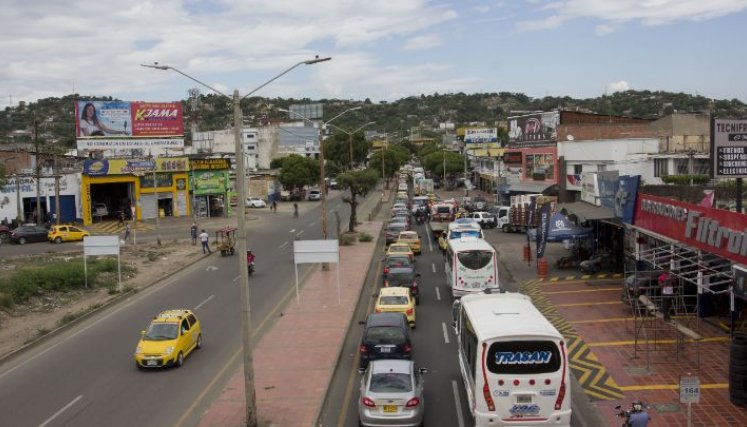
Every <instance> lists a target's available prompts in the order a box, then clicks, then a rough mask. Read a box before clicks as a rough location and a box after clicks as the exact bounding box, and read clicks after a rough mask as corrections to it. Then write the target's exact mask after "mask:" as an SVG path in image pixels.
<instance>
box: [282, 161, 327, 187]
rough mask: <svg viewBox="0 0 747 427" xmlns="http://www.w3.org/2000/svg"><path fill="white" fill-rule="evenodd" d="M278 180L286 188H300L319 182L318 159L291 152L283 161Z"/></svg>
mask: <svg viewBox="0 0 747 427" xmlns="http://www.w3.org/2000/svg"><path fill="white" fill-rule="evenodd" d="M278 181H280V183H281V184H283V187H284V188H286V189H292V188H302V187H303V186H304V185H312V184H315V183H317V182H319V161H318V160H316V159H311V158H308V157H303V156H299V155H298V154H291V155H290V156H288V157H286V158H285V160H284V161H283V166H282V168H281V169H280V174H279V175H278Z"/></svg>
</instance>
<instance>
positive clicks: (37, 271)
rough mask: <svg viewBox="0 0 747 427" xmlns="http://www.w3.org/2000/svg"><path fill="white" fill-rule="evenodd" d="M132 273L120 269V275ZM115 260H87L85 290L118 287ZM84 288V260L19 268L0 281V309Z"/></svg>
mask: <svg viewBox="0 0 747 427" xmlns="http://www.w3.org/2000/svg"><path fill="white" fill-rule="evenodd" d="M133 271H134V269H133V268H132V267H130V266H127V265H122V274H125V273H132V272H133ZM116 279H117V260H116V259H112V258H105V259H90V260H89V261H88V286H89V287H91V288H96V287H107V288H109V287H111V286H112V283H113V286H116V284H117V281H116ZM85 286H86V279H85V274H84V271H83V260H80V259H79V260H71V261H60V260H51V261H49V262H40V263H38V264H35V265H28V266H25V267H23V268H19V269H18V270H16V271H14V272H13V273H12V274H10V275H8V276H7V277H3V278H2V279H0V295H3V296H4V297H3V298H0V305H2V306H3V307H6V308H11V307H12V306H13V305H15V304H23V303H26V302H28V300H29V299H30V298H31V297H33V296H38V295H43V294H45V293H47V292H70V291H73V290H78V289H84V288H85Z"/></svg>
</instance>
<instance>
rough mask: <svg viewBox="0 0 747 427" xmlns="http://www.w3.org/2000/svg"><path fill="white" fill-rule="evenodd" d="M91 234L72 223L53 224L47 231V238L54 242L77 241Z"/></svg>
mask: <svg viewBox="0 0 747 427" xmlns="http://www.w3.org/2000/svg"><path fill="white" fill-rule="evenodd" d="M90 235H91V233H89V232H88V231H86V230H83V229H81V228H78V227H74V226H72V225H53V226H52V227H51V228H50V229H49V232H48V233H47V240H49V241H50V242H53V243H62V242H75V241H80V240H83V238H84V237H86V236H90Z"/></svg>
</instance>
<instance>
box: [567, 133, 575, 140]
mask: <svg viewBox="0 0 747 427" xmlns="http://www.w3.org/2000/svg"><path fill="white" fill-rule="evenodd" d="M565 139H567V140H568V141H573V140H574V139H575V138H574V137H573V135H571V134H568V135H567V136H566V137H565Z"/></svg>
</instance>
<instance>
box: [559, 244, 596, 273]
mask: <svg viewBox="0 0 747 427" xmlns="http://www.w3.org/2000/svg"><path fill="white" fill-rule="evenodd" d="M587 258H589V250H588V249H586V248H578V247H574V248H573V250H572V252H571V254H570V255H568V256H564V257H561V258H558V260H557V261H556V262H555V266H556V267H557V268H558V269H561V270H562V269H564V268H578V267H579V266H580V264H581V263H582V262H583V261H582V260H586V259H587Z"/></svg>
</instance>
